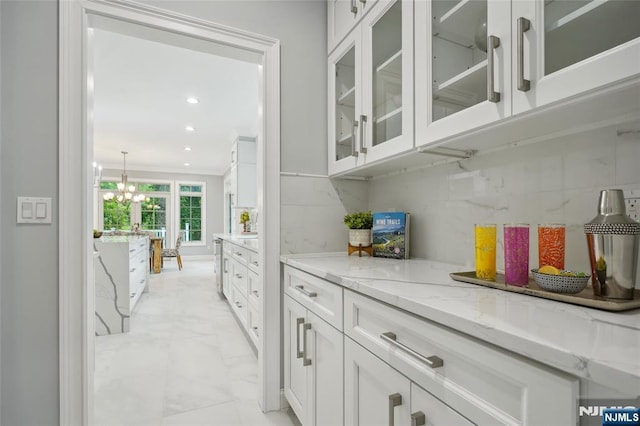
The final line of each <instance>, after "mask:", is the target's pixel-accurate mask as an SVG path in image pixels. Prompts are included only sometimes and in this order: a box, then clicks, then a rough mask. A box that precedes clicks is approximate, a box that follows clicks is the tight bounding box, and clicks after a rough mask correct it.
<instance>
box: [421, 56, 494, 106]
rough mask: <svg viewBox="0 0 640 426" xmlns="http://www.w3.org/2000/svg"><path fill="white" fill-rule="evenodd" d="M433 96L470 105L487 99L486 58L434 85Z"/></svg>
mask: <svg viewBox="0 0 640 426" xmlns="http://www.w3.org/2000/svg"><path fill="white" fill-rule="evenodd" d="M433 95H434V98H437V99H443V100H446V101H447V102H451V103H453V104H456V105H459V106H464V107H470V106H472V105H475V104H477V103H478V102H480V101H481V100H486V99H487V60H486V59H485V60H484V61H482V62H480V63H478V64H476V65H474V66H473V67H471V68H469V69H468V70H466V71H464V72H462V73H460V74H458V75H456V76H454V77H453V78H451V79H449V80H447V81H445V82H444V83H442V84H439V85H438V86H436V87H434V92H433Z"/></svg>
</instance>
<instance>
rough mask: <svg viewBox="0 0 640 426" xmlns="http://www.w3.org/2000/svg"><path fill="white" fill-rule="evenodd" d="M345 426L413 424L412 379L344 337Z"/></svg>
mask: <svg viewBox="0 0 640 426" xmlns="http://www.w3.org/2000/svg"><path fill="white" fill-rule="evenodd" d="M344 393H345V425H348V426H356V425H357V426H376V425H380V426H393V425H408V424H410V415H409V404H410V398H411V394H410V382H409V379H407V378H406V377H404V376H403V375H401V374H400V373H398V372H397V371H395V370H394V369H393V368H391V367H389V366H388V365H387V364H385V363H384V362H382V361H380V359H378V358H377V357H375V356H374V355H373V354H372V353H371V352H369V351H368V350H366V349H364V348H363V347H362V346H360V345H358V344H357V343H355V342H354V341H353V340H351V339H350V338H348V337H346V336H345V339H344Z"/></svg>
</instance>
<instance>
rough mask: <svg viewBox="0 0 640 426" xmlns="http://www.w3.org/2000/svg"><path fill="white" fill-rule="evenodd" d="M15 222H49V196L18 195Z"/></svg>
mask: <svg viewBox="0 0 640 426" xmlns="http://www.w3.org/2000/svg"><path fill="white" fill-rule="evenodd" d="M16 222H17V223H45V224H48V223H51V198H48V197H18V203H17V209H16Z"/></svg>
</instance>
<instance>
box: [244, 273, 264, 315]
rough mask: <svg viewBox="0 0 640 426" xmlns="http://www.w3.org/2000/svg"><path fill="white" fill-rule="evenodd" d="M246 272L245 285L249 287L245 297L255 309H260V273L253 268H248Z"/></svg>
mask: <svg viewBox="0 0 640 426" xmlns="http://www.w3.org/2000/svg"><path fill="white" fill-rule="evenodd" d="M247 272H248V273H247V286H248V289H249V293H248V294H247V299H249V303H250V304H251V305H253V306H254V308H255V309H256V310H258V311H262V280H261V279H260V275H258V274H257V273H256V272H254V271H253V270H251V269H249V270H248V271H247Z"/></svg>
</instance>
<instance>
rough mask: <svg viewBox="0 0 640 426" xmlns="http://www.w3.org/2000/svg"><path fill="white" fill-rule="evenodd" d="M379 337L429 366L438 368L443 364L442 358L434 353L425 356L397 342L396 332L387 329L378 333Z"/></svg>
mask: <svg viewBox="0 0 640 426" xmlns="http://www.w3.org/2000/svg"><path fill="white" fill-rule="evenodd" d="M380 338H381V339H382V340H384V341H385V342H387V343H389V344H391V345H392V346H395V347H397V348H398V349H402V350H403V351H405V352H407V353H408V354H410V355H412V356H414V357H416V358H418V359H419V360H420V361H422V362H424V363H425V364H427V365H428V366H429V367H431V368H438V367H442V366H443V365H444V361H443V360H442V358H440V357H437V356H435V355H432V356H430V357H426V356H424V355H421V354H419V353H418V352H416V351H414V350H413V349H411V348H410V347H408V346H405V345H403V344H402V343H400V342H398V341H397V340H396V334H395V333H393V332H391V331H387V332H386V333H382V334H381V335H380Z"/></svg>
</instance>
